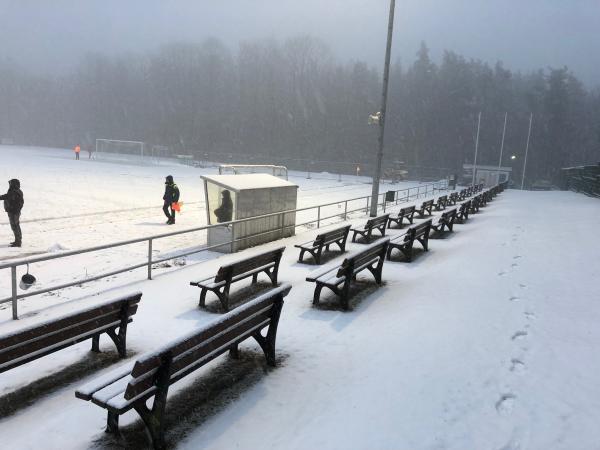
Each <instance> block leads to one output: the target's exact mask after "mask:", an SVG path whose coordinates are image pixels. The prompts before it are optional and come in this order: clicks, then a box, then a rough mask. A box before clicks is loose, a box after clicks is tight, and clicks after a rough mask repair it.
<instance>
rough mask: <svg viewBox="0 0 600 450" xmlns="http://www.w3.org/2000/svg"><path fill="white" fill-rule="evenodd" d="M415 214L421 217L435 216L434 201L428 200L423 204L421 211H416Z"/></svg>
mask: <svg viewBox="0 0 600 450" xmlns="http://www.w3.org/2000/svg"><path fill="white" fill-rule="evenodd" d="M415 212H416V213H417V214H419V216H421V217H425V216H430V215H432V214H433V200H426V201H424V202H423V203H422V204H421V207H420V208H419V209H415Z"/></svg>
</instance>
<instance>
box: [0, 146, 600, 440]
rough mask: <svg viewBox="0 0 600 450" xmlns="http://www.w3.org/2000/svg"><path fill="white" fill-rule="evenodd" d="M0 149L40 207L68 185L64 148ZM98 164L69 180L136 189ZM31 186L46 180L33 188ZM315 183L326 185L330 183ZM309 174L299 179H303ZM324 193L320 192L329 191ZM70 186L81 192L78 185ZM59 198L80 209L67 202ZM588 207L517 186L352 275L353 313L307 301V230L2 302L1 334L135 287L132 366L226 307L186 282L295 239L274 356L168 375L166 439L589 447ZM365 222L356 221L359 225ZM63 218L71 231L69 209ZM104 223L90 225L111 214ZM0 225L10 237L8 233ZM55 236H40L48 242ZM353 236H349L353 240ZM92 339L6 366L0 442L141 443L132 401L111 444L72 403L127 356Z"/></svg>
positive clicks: (592, 312)
mask: <svg viewBox="0 0 600 450" xmlns="http://www.w3.org/2000/svg"><path fill="white" fill-rule="evenodd" d="M2 158H3V164H2V166H1V171H2V175H5V176H6V177H7V178H8V177H13V176H21V177H22V178H23V179H24V181H25V182H24V186H25V187H27V186H30V187H29V191H28V190H27V188H26V190H25V195H26V201H27V200H29V202H30V203H27V205H31V204H32V202H31V200H32V199H33V198H35V196H36V195H38V196H39V198H47V199H48V200H47V201H50V200H49V198H50V197H52V195H51V192H52V191H55V192H59V191H61V187H60V186H59V185H56V186H52V185H50V184H48V183H45V182H44V181H43V179H44V178H46V177H50V178H52V177H53V176H55V177H61V178H60V180H66V179H67V178H68V177H67V175H64V174H62V172H61V171H60V168H61V167H65V172H66V171H67V170H66V168H69V167H72V164H71V162H70V161H68V160H67V159H60V158H57V162H56V164H55V165H54V166H53V165H52V164H51V163H50V162H49V163H48V164H49V166H50V167H49V169H47V170H48V172H47V173H44V174H39V176H38V177H36V176H35V171H34V170H33V169H32V168H30V169H29V172H27V171H23V172H19V173H17V174H16V175H15V174H14V173H8V172H9V171H8V170H7V168H6V167H5V164H4V156H2ZM51 162H52V161H51ZM98 164H100V163H98ZM82 166H83V164H82ZM90 166H91V163H90ZM102 167H106V168H105V169H102V170H100V169H98V168H96V169H93V168H91V169H89V172H88V174H87V175H83V176H82V175H81V174H77V173H78V171H79V169H77V170H76V169H75V168H72V171H73V172H75V174H73V173H72V172H69V174H70V177H71V178H75V179H76V180H77V181H78V182H80V183H83V182H85V181H86V176H87V177H89V179H90V180H93V179H95V177H96V176H97V177H98V178H102V174H104V175H103V176H104V177H105V178H104V179H105V180H106V179H109V178H110V179H112V178H115V181H114V184H112V185H111V186H112V187H111V189H110V190H111V191H119V190H120V189H121V187H123V186H128V185H129V183H132V184H131V185H133V186H138V184H137V183H138V181H140V180H139V179H138V178H140V179H141V176H142V175H141V173H142V172H138V170H139V169H130V168H126V169H123V168H114V167H112V166H111V165H104V166H102ZM82 170H83V169H82ZM119 170H123V173H126V172H127V173H129V176H124V178H125V180H120V179H119V178H118V177H116V176H114V175H115V174H116V173H117V172H118V171H119ZM145 170H146V169H145ZM147 170H150V171H151V170H156V175H155V176H154V177H150V178H149V179H148V180H146V182H145V183H140V185H139V192H140V193H144V194H141V195H142V196H141V197H140V204H141V205H147V206H148V207H149V210H152V209H153V208H156V206H153V205H155V204H156V203H157V202H156V201H155V200H154V199H155V198H158V199H160V194H161V188H162V186H161V182H162V175H163V173H164V170H162V169H159V170H157V169H147ZM194 170H196V169H186V171H184V170H182V172H181V174H180V175H176V179H177V180H178V181H179V182H180V184H181V185H182V190H183V189H186V190H185V192H198V197H199V198H202V197H201V191H200V189H201V187H199V186H198V187H197V191H194V190H193V189H194V186H195V184H194V183H195V182H196V181H195V180H197V172H195V171H194ZM38 171H39V166H38ZM187 171H189V172H187ZM53 172H56V174H55V175H52V174H53ZM132 173H134V177H133V178H136V179H134V180H131V179H130V178H132ZM178 173H179V172H178ZM61 174H62V175H61ZM186 174H189V177H190V178H189V180H188V181H189V185H187V186H186V184H187V183H186ZM63 176H64V178H62V177H63ZM46 179H47V178H46ZM127 180H128V181H127ZM57 181H58V180H57ZM294 181H296V180H294ZM308 181H310V180H308ZM63 182H65V183H66V181H63ZM36 183H37V186H39V188H40V189H42V190H43V192H38V191H37V190H36V189H35V188H34V187H33V185H34V184H36ZM312 183H314V185H313V186H314V187H316V188H317V189H321V188H320V187H319V186H321V185H322V186H323V189H324V188H325V187H326V186H329V185H332V184H334V180H329V181H328V180H316V181H312ZM335 183H337V182H335ZM75 184H76V183H70V182H69V184H68V187H65V189H67V190H70V189H74V188H75ZM146 184H148V185H151V184H152V187H149V188H146V186H145V185H146ZM154 184H156V187H154ZM86 186H87V185H86ZM307 186H308V183H307V184H304V182H303V183H301V188H302V189H308V187H307ZM79 188H80V189H89V190H90V191H92V190H93V189H92V187H90V186H88V187H82V186H79ZM80 189H78V190H76V192H79V191H80ZM146 189H147V190H146ZM368 189H369V186H365V187H363V191H360V195H364V192H365V191H367V194H368ZM317 192H318V191H317ZM325 192H327V191H324V190H323V191H322V196H321V197H326V201H328V200H329V199H330V198H331V195H334V194H330V193H329V192H328V193H327V194H325ZM144 195H145V197H144ZM335 195H338V194H335ZM339 195H342V194H339ZM351 195H354V194H351ZM117 196H118V195H117ZM157 196H158V197H157ZM107 197H108V198H104V199H100V198H98V197H94V199H95V200H93V201H94V202H97V203H96V206H92V205H91V204H90V206H89V211H90V212H93V210H94V208H96V209H97V210H100V206H103V205H105V204H111V202H112V199H111V197H112V195H108V196H107ZM321 197H317V198H316V199H315V203H323V201H322V198H321ZM76 198H77V199H81V201H84V200H83V199H84V198H85V195H83V194H81V197H76ZM144 198H145V199H147V200H146V201H147V203H144ZM119 201H120V202H122V203H119V206H123V205H124V207H125V208H127V206H128V203H132V202H136V200H135V198H133V197H131V196H128V197H127V198H126V199H122V198H119ZM91 202H92V200H90V203H91ZM84 203H86V202H85V201H84ZM53 204H55V205H58V206H62V207H66V209H77V211H79V209H78V207H77V206H75V205H73V203H71V202H69V201H65V202H64V203H62V204H61V203H60V202H58V201H57V202H55V203H53ZM30 207H31V206H30ZM86 207H87V206H84V207H82V209H85V208H86ZM31 208H32V207H31ZM108 209H110V208H108ZM32 210H33V208H32ZM70 212H71V213H74V212H75V211H70ZM159 212H160V211H159ZM46 213H47V212H44V214H46ZM152 213H153V214H152V215H150V214H149V215H148V218H146V219H145V220H146V221H153V222H156V223H157V224H158V223H160V221H161V220H162V218H161V217H160V215H159V214H158V213H155V212H154V211H152ZM31 214H33V213H31ZM56 215H59V214H56ZM192 215H193V212H190V214H189V216H188V217H191V216H192ZM134 216H135V214H133V212H132V215H131V216H129V220H123V222H124V224H123V225H122V226H123V228H125V229H131V228H134V229H135V227H133V226H131V224H130V223H129V222H130V221H132V220H133V217H134ZM39 217H42V216H41V215H40V216H39ZM44 217H45V216H44ZM182 217H185V214H184V216H182ZM197 217H198V218H199V217H201V215H200V213H198V215H197ZM598 219H600V203H598V200H597V199H591V198H587V197H584V196H582V195H578V194H574V193H570V192H519V191H512V190H510V191H506V192H505V193H503V194H501V195H500V196H499V197H497V198H496V200H494V201H493V202H492V203H490V204H489V205H488V206H487V207H486V208H484V209H482V210H481V212H480V213H479V214H477V215H475V216H473V217H472V218H471V219H470V220H469V221H468V222H467V224H465V225H457V226H456V228H455V233H453V234H452V235H451V236H449V237H447V238H445V239H437V240H432V241H430V249H431V250H430V252H429V253H426V254H420V255H418V256H417V257H416V259H415V260H414V262H412V263H410V264H406V263H399V262H386V263H385V266H384V276H383V278H384V280H385V285H384V286H383V287H381V288H379V289H376V288H375V286H374V285H373V284H372V283H371V282H369V278H368V277H367V276H366V275H365V276H362V277H360V279H361V280H363V281H364V282H361V283H360V288H359V289H358V292H356V295H355V296H354V300H353V309H352V311H350V312H341V311H339V310H337V309H335V308H333V309H332V308H327V307H323V308H314V307H312V305H311V299H312V290H313V288H314V285H311V284H309V283H307V282H305V281H304V278H305V277H306V275H307V274H308V273H309V272H310V271H311V270H312V269H314V266H310V265H305V264H298V263H297V261H296V260H297V256H298V255H297V252H296V251H295V250H296V249H294V248H293V245H294V244H296V243H299V242H304V241H307V240H309V239H310V238H311V237H314V236H315V235H316V233H317V231H316V230H314V231H307V232H305V233H301V234H299V235H298V236H295V237H293V238H289V239H285V240H283V241H278V242H274V243H271V244H268V245H265V246H263V247H261V248H260V249H248V250H246V251H244V252H242V253H238V254H236V255H224V256H220V257H219V258H218V259H215V258H214V255H211V259H210V260H207V261H204V262H202V261H198V262H196V263H194V264H188V265H187V266H185V267H182V268H180V269H178V270H173V271H170V272H168V273H165V274H163V275H160V276H157V277H156V279H155V280H153V281H139V282H133V281H130V282H129V284H127V285H123V281H127V279H126V278H125V279H123V278H119V279H118V280H109V281H107V282H105V288H106V290H105V291H103V292H101V293H100V294H99V295H96V296H94V297H92V298H90V297H88V296H87V295H86V291H85V289H84V288H79V289H80V290H81V292H80V293H77V291H76V289H75V288H74V289H71V290H70V291H69V293H68V294H62V295H64V297H63V298H62V300H61V301H60V302H55V301H54V300H55V299H54V298H53V297H45V300H44V301H45V302H46V304H45V305H43V304H41V303H37V304H36V306H35V307H33V308H31V309H30V310H27V309H26V306H23V308H24V310H25V311H27V312H26V313H25V314H24V316H23V318H22V320H20V321H18V322H13V321H10V320H9V318H8V315H7V314H8V311H2V313H4V314H5V316H3V321H2V322H1V323H0V335H1V334H3V333H5V332H8V331H10V330H14V329H16V328H18V327H23V326H27V325H29V324H33V323H36V322H39V321H41V320H44V319H46V318H49V317H53V316H59V315H61V314H64V313H66V312H68V311H72V310H76V309H78V308H81V307H85V306H87V305H90V304H91V303H94V302H98V301H101V300H103V299H109V298H112V297H116V296H117V295H119V294H122V293H127V292H131V291H136V290H141V291H142V292H143V293H144V296H143V298H142V301H141V304H140V309H139V312H138V314H137V315H136V316H135V317H134V321H133V323H132V324H131V326H130V327H129V329H128V349H129V352H130V357H129V359H130V360H133V359H134V358H135V357H136V356H137V355H140V354H141V353H144V352H147V351H151V350H153V349H155V348H156V347H157V346H159V345H162V344H164V343H166V342H168V341H170V340H172V339H175V338H176V337H178V336H181V335H183V334H185V333H187V332H189V331H191V330H193V329H194V328H196V327H198V326H199V325H201V324H205V323H208V322H210V321H211V320H214V319H216V318H217V317H219V316H218V314H216V313H212V312H209V311H203V310H199V309H198V308H197V301H198V293H199V292H198V290H197V289H196V288H193V287H191V286H189V281H190V280H192V279H198V278H201V277H203V276H205V277H208V276H210V275H211V274H214V272H215V270H216V268H217V267H218V265H220V264H222V263H224V262H227V261H233V260H235V259H237V258H239V257H242V256H244V255H248V254H252V253H255V252H257V251H261V250H263V249H266V248H270V247H276V246H280V245H282V244H283V245H286V246H287V250H286V252H285V254H284V259H283V262H282V266H281V268H280V272H279V273H280V277H279V278H280V280H281V281H282V282H283V281H284V282H290V283H291V284H292V285H293V289H292V291H291V293H290V295H289V296H288V297H287V298H286V302H285V306H284V309H283V314H282V319H281V322H280V326H279V333H278V339H277V349H278V358H279V365H278V367H277V368H275V369H266V368H265V366H264V363H263V358H261V356H260V354H259V352H258V348H257V346H256V345H254V344H253V343H251V342H250V341H247V342H246V343H245V344H244V345H243V350H244V352H243V353H244V355H245V356H244V358H243V359H242V360H241V361H234V360H230V359H229V358H228V357H227V356H223V357H221V358H218V359H217V360H215V361H213V362H212V363H211V364H210V365H208V366H207V367H205V368H203V369H202V370H200V371H198V372H197V374H195V375H193V376H190V377H187V379H185V380H183V381H181V382H180V383H178V384H176V385H175V386H173V388H172V391H171V392H170V397H169V401H170V409H169V413H170V417H171V419H170V421H169V424H168V433H167V440H168V442H169V445H170V446H171V447H173V448H181V449H233V448H239V449H256V448H261V449H264V448H272V449H283V448H285V449H299V450H300V449H302V450H303V449H313V448H325V449H357V450H358V449H434V448H435V449H492V450H497V449H507V450H508V449H565V450H567V449H568V450H572V449H597V448H598V442H600V431H599V430H598V427H597V422H598V420H599V419H600V386H599V384H598V382H597V373H598V372H599V370H600V360H599V359H598V357H597V355H598V342H600V327H598V325H597V324H598V321H599V320H600V304H599V302H598V289H597V280H598V279H600V278H599V277H600V258H598V249H599V248H600V237H599V236H598V233H597V232H596V231H597V224H598ZM186 220H187V219H186ZM190 220H191V219H190ZM98 221H99V222H101V221H100V219H98ZM68 222H69V221H66V223H68ZM362 222H364V218H362V219H358V218H357V219H354V220H353V223H356V224H358V223H362ZM72 223H73V224H74V226H76V227H79V222H78V219H77V220H76V219H73V220H72ZM188 225H189V226H191V224H188ZM96 226H97V227H98V228H96V229H98V230H100V229H104V227H105V226H108V225H105V224H104V223H103V222H101V223H100V224H98V225H96ZM156 226H157V227H158V225H156ZM88 228H89V230H88V229H87V228H86V227H85V226H81V228H79V230H80V232H81V235H82V236H85V238H82V240H81V241H77V240H75V239H74V240H73V241H72V242H73V244H70V245H78V244H82V243H84V244H86V245H88V244H92V242H88V241H89V240H91V239H92V236H94V234H95V233H94V232H90V230H91V229H92V228H93V227H92V226H90V227H88ZM82 230H83V231H82ZM84 231H85V232H84ZM2 232H3V236H4V235H6V234H7V233H6V230H5V229H4V228H3V229H2ZM138 232H139V231H138ZM131 233H133V234H134V235H135V233H136V231H135V230H133V231H131ZM399 233H400V231H391V234H392V235H397V234H399ZM40 234H43V233H42V232H40ZM68 234H69V232H68V231H67V232H65V236H67V235H68ZM120 236H121V235H120V234H119V235H113V236H112V237H120ZM103 237H104V238H105V239H107V238H110V237H111V235H110V234H104V235H103ZM62 239H63V238H49V239H48V241H47V242H46V244H51V243H52V242H51V241H57V242H59V241H61V240H62ZM65 239H66V238H65ZM360 248H361V246H360V244H351V245H350V248H349V250H356V249H360ZM342 258H343V257H342V256H341V255H340V256H337V257H336V258H335V259H334V261H341V260H342ZM64 264H67V263H64ZM56 270H68V267H65V266H64V265H61V266H60V267H57V268H56ZM133 279H139V278H138V277H135V278H133ZM133 279H132V280H133ZM238 289H239V288H236V289H235V291H238ZM235 291H234V292H235ZM238 292H239V291H238ZM211 298H213V297H211ZM327 298H331V297H326V300H327ZM30 301H31V302H33V300H30V299H26V300H24V301H23V302H22V303H23V304H25V303H27V302H30ZM27 304H29V303H27ZM89 346H90V343H89V342H85V343H82V344H78V345H76V346H73V347H70V348H68V349H65V350H62V351H60V352H58V353H55V354H53V355H52V356H48V357H45V358H42V359H40V360H38V361H34V362H32V363H29V364H27V365H24V366H21V367H19V368H17V369H13V370H11V371H8V372H6V373H3V374H0V415H1V416H2V418H1V419H0V436H1V438H2V441H1V442H2V444H1V445H2V448H11V449H29V448H31V449H34V448H36V449H37V448H48V449H84V448H140V447H141V448H143V447H144V446H145V445H146V444H145V442H146V440H145V437H144V435H143V432H142V431H141V427H140V425H139V424H140V420H139V419H138V417H137V416H136V414H135V413H128V414H127V415H125V416H124V417H123V418H122V424H123V425H124V431H123V435H122V437H121V439H120V440H116V441H115V440H113V439H112V438H110V437H108V436H107V435H105V434H104V432H103V429H104V426H105V420H106V414H105V411H104V410H102V409H101V408H99V407H97V406H95V405H93V404H90V403H88V402H84V401H81V400H78V399H76V398H75V396H74V391H75V389H76V388H77V387H79V386H80V385H82V384H84V383H86V382H88V381H90V380H93V379H94V378H95V377H97V376H99V375H100V374H102V373H104V372H106V371H108V370H111V369H112V368H114V367H116V366H117V365H118V364H121V362H120V361H119V360H118V359H117V358H116V356H115V353H116V352H115V350H114V347H113V346H112V344H110V342H109V340H108V339H107V338H106V337H105V336H103V337H102V339H101V346H102V349H103V351H104V353H103V355H101V356H97V355H90V354H89Z"/></svg>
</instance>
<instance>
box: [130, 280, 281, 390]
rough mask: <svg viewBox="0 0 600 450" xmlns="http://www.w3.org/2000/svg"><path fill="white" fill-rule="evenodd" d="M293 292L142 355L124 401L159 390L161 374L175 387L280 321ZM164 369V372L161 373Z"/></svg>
mask: <svg viewBox="0 0 600 450" xmlns="http://www.w3.org/2000/svg"><path fill="white" fill-rule="evenodd" d="M290 289H291V286H290V285H289V284H284V285H282V286H280V287H278V288H275V289H272V290H270V291H268V292H267V293H265V294H263V295H261V296H259V297H258V298H256V299H254V300H252V301H250V302H248V303H246V304H245V305H242V306H239V307H237V308H236V309H234V310H233V311H230V312H228V313H226V314H225V315H223V316H221V317H220V318H219V319H217V320H215V321H214V322H212V323H209V324H208V325H205V326H203V327H201V328H200V329H199V330H197V331H194V332H193V333H190V334H188V335H186V336H184V337H182V338H180V339H178V340H176V341H174V342H172V343H170V344H168V345H166V346H165V347H163V348H162V349H160V350H158V351H156V352H153V353H150V354H148V355H145V356H142V357H141V358H140V359H138V360H137V361H136V362H135V364H134V366H133V369H132V370H131V377H132V378H131V379H130V381H129V383H128V384H127V388H126V390H125V400H131V399H133V398H136V397H138V396H140V395H144V394H149V393H152V392H154V391H155V390H156V387H157V383H159V382H160V381H159V380H160V378H161V377H159V375H162V376H163V377H164V378H165V379H167V380H168V383H169V384H173V383H175V382H176V381H178V380H180V379H181V378H183V377H185V376H186V375H188V374H189V373H191V372H193V371H194V370H196V369H198V368H199V367H201V366H203V365H204V364H206V363H207V362H209V361H211V360H212V359H214V358H216V357H217V356H219V355H221V354H223V353H224V352H226V351H227V350H228V349H229V348H231V346H232V345H233V344H236V343H238V342H241V341H243V340H244V339H246V338H247V337H249V336H251V335H252V334H254V333H256V332H257V331H260V330H261V329H263V328H264V327H266V326H268V325H269V324H270V323H271V322H272V321H277V320H279V313H280V311H281V307H282V306H283V297H285V296H286V295H287V294H288V293H289V291H290ZM160 369H162V370H163V371H164V372H163V373H159V370H160Z"/></svg>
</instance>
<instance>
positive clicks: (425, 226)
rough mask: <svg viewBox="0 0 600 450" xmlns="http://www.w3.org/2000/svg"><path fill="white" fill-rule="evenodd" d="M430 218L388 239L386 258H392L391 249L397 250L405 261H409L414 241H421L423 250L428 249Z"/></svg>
mask: <svg viewBox="0 0 600 450" xmlns="http://www.w3.org/2000/svg"><path fill="white" fill-rule="evenodd" d="M431 223H432V219H428V220H425V221H423V222H421V223H418V224H417V225H413V226H412V227H410V228H408V229H407V230H406V233H405V234H402V235H400V236H397V237H394V238H393V239H392V240H390V244H389V245H388V249H387V258H388V259H392V252H393V250H399V251H400V252H401V254H402V255H403V256H404V259H405V261H407V262H411V261H412V255H413V246H414V244H415V241H417V242H419V243H421V245H422V246H423V250H425V251H426V252H427V251H429V233H430V231H431Z"/></svg>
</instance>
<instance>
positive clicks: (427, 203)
mask: <svg viewBox="0 0 600 450" xmlns="http://www.w3.org/2000/svg"><path fill="white" fill-rule="evenodd" d="M431 207H433V200H427V201H424V202H423V204H422V205H421V209H429V208H431Z"/></svg>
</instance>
